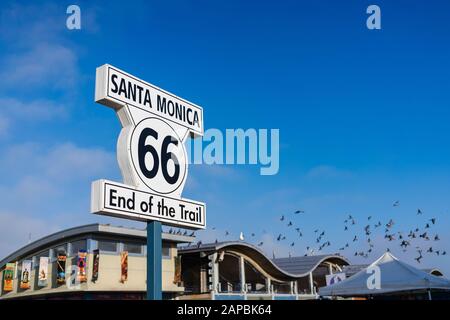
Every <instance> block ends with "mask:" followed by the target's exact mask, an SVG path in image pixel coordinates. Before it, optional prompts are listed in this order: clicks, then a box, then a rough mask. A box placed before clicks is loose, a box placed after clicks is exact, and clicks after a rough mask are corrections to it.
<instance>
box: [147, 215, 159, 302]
mask: <svg viewBox="0 0 450 320" xmlns="http://www.w3.org/2000/svg"><path fill="white" fill-rule="evenodd" d="M161 232H162V230H161V222H159V221H151V222H148V223H147V300H162V276H161V274H162V270H161V269H162V254H161V251H162V240H161Z"/></svg>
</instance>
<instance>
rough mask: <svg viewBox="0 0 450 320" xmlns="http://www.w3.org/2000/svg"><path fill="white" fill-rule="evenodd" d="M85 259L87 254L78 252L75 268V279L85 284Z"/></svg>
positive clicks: (81, 251) (84, 251) (82, 251)
mask: <svg viewBox="0 0 450 320" xmlns="http://www.w3.org/2000/svg"><path fill="white" fill-rule="evenodd" d="M86 257H87V252H86V250H80V251H78V259H77V267H78V272H77V279H78V281H79V282H80V283H81V282H86V281H87V275H86Z"/></svg>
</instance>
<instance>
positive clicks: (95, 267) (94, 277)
mask: <svg viewBox="0 0 450 320" xmlns="http://www.w3.org/2000/svg"><path fill="white" fill-rule="evenodd" d="M93 253H94V256H93V262H92V264H93V266H92V279H91V280H92V282H94V283H95V282H96V281H97V280H98V268H99V265H100V250H98V249H96V250H94V252H93Z"/></svg>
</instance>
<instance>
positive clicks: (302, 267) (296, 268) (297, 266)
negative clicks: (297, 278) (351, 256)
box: [273, 254, 349, 275]
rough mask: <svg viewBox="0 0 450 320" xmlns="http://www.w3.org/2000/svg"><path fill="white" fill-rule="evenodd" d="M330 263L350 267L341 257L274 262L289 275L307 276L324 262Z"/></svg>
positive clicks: (287, 259)
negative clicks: (339, 263)
mask: <svg viewBox="0 0 450 320" xmlns="http://www.w3.org/2000/svg"><path fill="white" fill-rule="evenodd" d="M324 261H329V262H333V263H338V262H341V263H342V264H344V265H348V264H349V262H348V261H347V259H346V258H344V257H342V256H339V255H328V254H323V255H317V256H303V257H291V258H279V259H274V260H273V262H274V263H275V264H276V265H277V266H279V267H280V268H281V269H283V270H285V271H286V272H289V273H294V274H303V275H306V274H308V273H310V272H311V271H312V270H314V269H315V268H317V267H318V266H319V265H320V264H321V263H322V262H324Z"/></svg>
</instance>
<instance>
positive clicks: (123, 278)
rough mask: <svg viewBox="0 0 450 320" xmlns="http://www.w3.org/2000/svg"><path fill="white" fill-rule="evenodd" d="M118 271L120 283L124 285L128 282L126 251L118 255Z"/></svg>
mask: <svg viewBox="0 0 450 320" xmlns="http://www.w3.org/2000/svg"><path fill="white" fill-rule="evenodd" d="M120 269H121V276H120V282H122V283H124V282H125V281H127V280H128V251H122V252H121V253H120Z"/></svg>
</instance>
